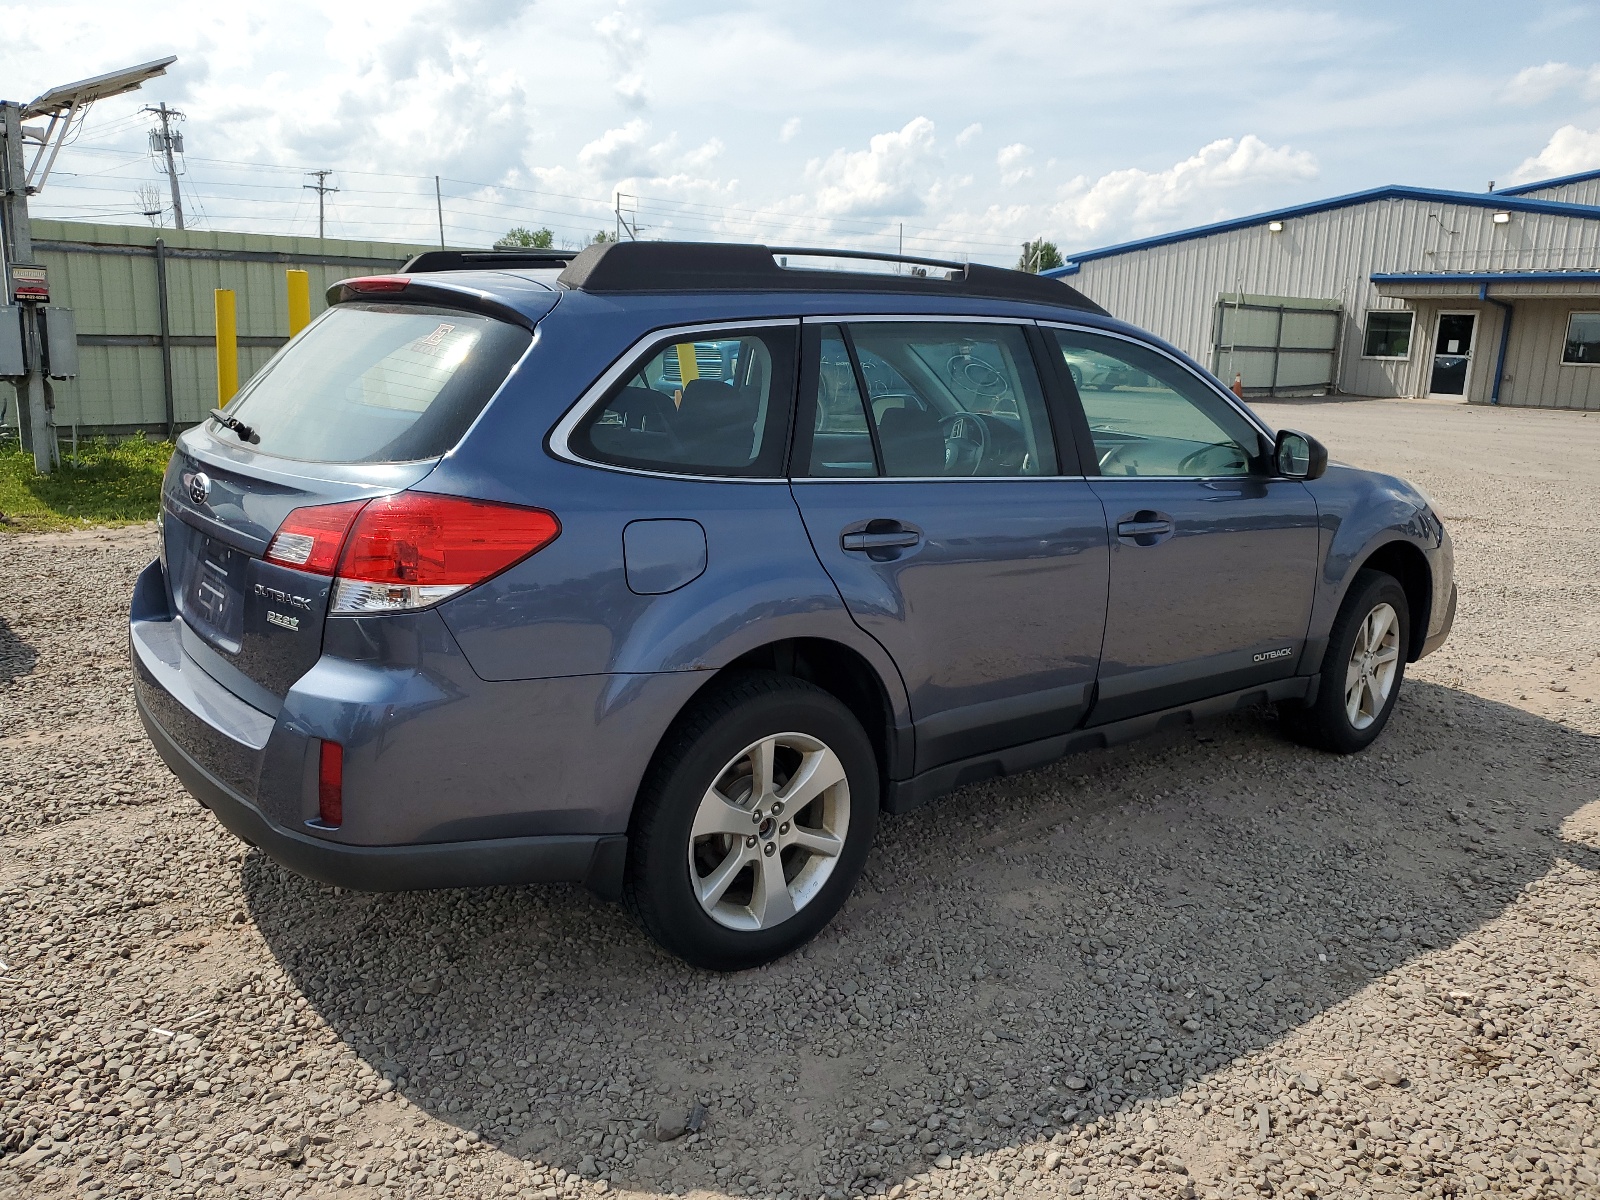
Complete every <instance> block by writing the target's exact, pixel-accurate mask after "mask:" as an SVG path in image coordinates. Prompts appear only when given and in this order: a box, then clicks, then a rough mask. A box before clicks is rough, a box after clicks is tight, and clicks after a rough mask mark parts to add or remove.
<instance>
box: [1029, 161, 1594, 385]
mask: <svg viewBox="0 0 1600 1200" xmlns="http://www.w3.org/2000/svg"><path fill="white" fill-rule="evenodd" d="M1047 274H1051V275H1057V276H1063V277H1068V278H1070V280H1071V282H1072V284H1073V286H1074V287H1076V288H1078V289H1080V290H1081V291H1082V292H1084V293H1085V294H1086V295H1088V296H1089V297H1091V298H1092V299H1094V300H1096V301H1097V302H1099V303H1100V304H1101V305H1103V306H1104V307H1105V308H1106V309H1108V310H1109V311H1110V312H1111V313H1112V314H1113V315H1115V316H1117V317H1120V318H1122V319H1123V320H1126V321H1131V322H1132V323H1133V324H1135V325H1139V326H1142V327H1144V328H1146V329H1149V330H1151V331H1152V332H1154V333H1156V334H1158V335H1160V336H1161V337H1164V338H1166V339H1167V340H1168V341H1170V342H1172V343H1173V344H1174V345H1176V346H1178V347H1180V348H1181V349H1183V350H1184V351H1186V352H1188V353H1189V354H1191V355H1193V356H1194V357H1195V358H1196V359H1198V360H1199V361H1200V362H1202V363H1204V364H1205V365H1207V366H1209V367H1210V368H1211V369H1212V370H1213V371H1215V372H1216V373H1217V375H1218V376H1219V377H1221V378H1222V379H1223V380H1224V382H1227V383H1230V384H1231V383H1232V382H1233V381H1234V378H1235V376H1236V375H1237V376H1240V377H1242V382H1243V384H1244V388H1245V393H1246V395H1250V396H1271V395H1278V396H1293V395H1301V396H1304V395H1319V394H1325V393H1331V392H1342V393H1347V394H1351V395H1360V396H1391V397H1393V396H1444V397H1455V398H1459V399H1462V400H1466V401H1469V402H1472V403H1476V404H1511V405H1527V406H1541V407H1553V408H1577V409H1600V171H1591V172H1587V173H1585V174H1580V175H1569V176H1565V177H1562V178H1559V179H1548V180H1544V181H1543V182H1540V183H1533V184H1527V185H1524V186H1521V187H1515V188H1502V189H1499V190H1497V191H1492V192H1481V193H1480V192H1449V191H1438V190H1435V189H1431V188H1416V187H1398V186H1394V187H1382V188H1374V189H1372V190H1370V191H1365V192H1354V193H1352V194H1350V195H1347V196H1335V197H1333V198H1332V199H1329V200H1321V201H1317V202H1315V203H1311V204H1299V205H1295V206H1293V207H1290V208H1281V209H1277V210H1275V211H1272V212H1264V213H1258V214H1256V215H1254V216H1248V217H1239V218H1237V219H1234V220H1230V221H1219V222H1217V223H1215V224H1212V225H1204V226H1201V227H1199V228H1196V229H1186V230H1181V231H1179V232H1176V233H1168V234H1161V235H1159V236H1156V237H1147V238H1141V239H1139V240H1137V241H1132V242H1123V243H1121V244H1119V245H1115V246H1106V247H1103V248H1101V249H1098V250H1088V251H1084V252H1082V253H1078V254H1072V255H1070V256H1068V261H1067V263H1066V265H1065V266H1063V267H1060V268H1058V269H1056V270H1054V271H1050V272H1047Z"/></svg>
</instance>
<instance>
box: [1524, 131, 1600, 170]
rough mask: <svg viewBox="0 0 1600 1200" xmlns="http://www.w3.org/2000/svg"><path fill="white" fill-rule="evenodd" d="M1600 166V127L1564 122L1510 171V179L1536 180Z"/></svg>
mask: <svg viewBox="0 0 1600 1200" xmlns="http://www.w3.org/2000/svg"><path fill="white" fill-rule="evenodd" d="M1597 168H1600V129H1579V128H1578V127H1577V126H1576V125H1563V126H1562V127H1561V128H1560V129H1558V130H1556V131H1555V133H1553V134H1551V135H1550V140H1549V142H1547V143H1546V144H1545V148H1544V149H1543V150H1541V151H1539V153H1538V154H1535V155H1534V156H1533V157H1532V158H1527V159H1524V160H1523V162H1522V165H1521V166H1519V167H1518V168H1517V169H1516V170H1515V171H1513V172H1512V173H1511V178H1510V179H1509V180H1507V182H1508V183H1534V182H1536V181H1537V180H1540V179H1553V178H1555V177H1556V176H1558V175H1576V174H1578V173H1579V172H1580V171H1591V170H1595V169H1597Z"/></svg>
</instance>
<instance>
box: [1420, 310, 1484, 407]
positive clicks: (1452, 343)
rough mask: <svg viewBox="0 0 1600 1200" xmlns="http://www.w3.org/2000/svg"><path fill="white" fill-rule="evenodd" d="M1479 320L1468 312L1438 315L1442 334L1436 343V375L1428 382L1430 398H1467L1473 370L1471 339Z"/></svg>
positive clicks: (1434, 373)
mask: <svg viewBox="0 0 1600 1200" xmlns="http://www.w3.org/2000/svg"><path fill="white" fill-rule="evenodd" d="M1477 325H1478V316H1477V314H1476V313H1469V312H1446V313H1440V314H1439V332H1438V334H1437V336H1436V337H1435V338H1434V342H1433V368H1432V370H1433V373H1432V375H1431V376H1430V377H1429V380H1428V395H1430V396H1463V397H1464V396H1465V395H1466V394H1467V377H1468V376H1469V375H1470V374H1471V370H1472V338H1473V335H1474V334H1475V333H1476V332H1477Z"/></svg>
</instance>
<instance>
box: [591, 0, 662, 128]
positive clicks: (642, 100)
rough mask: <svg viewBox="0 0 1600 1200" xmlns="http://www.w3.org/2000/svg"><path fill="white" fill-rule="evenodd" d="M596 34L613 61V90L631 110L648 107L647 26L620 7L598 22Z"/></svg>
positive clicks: (595, 26) (596, 23) (595, 25)
mask: <svg viewBox="0 0 1600 1200" xmlns="http://www.w3.org/2000/svg"><path fill="white" fill-rule="evenodd" d="M594 31H595V32H596V33H597V34H599V35H600V42H601V45H603V46H604V47H605V51H606V56H607V57H608V58H609V59H610V60H611V66H612V74H613V78H612V83H611V90H612V91H613V92H615V93H616V95H617V97H618V98H619V99H620V100H621V101H622V102H623V103H624V104H626V105H627V106H628V107H629V108H644V107H645V106H646V105H647V104H649V102H650V96H649V89H648V86H647V84H646V82H645V77H644V72H643V70H641V69H640V67H641V64H642V63H643V61H644V56H645V50H646V43H645V36H644V29H643V27H642V26H641V25H640V24H639V23H638V22H637V21H635V20H633V19H632V18H630V17H629V16H628V14H627V13H625V12H623V11H622V9H620V8H619V9H617V11H616V12H614V13H610V14H608V15H607V16H604V17H602V18H600V20H598V21H596V22H595V23H594Z"/></svg>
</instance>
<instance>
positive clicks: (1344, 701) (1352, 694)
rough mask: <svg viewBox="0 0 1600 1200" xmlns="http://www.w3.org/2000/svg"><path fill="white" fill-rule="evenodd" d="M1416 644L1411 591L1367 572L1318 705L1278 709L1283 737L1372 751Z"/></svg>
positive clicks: (1355, 586)
mask: <svg viewBox="0 0 1600 1200" xmlns="http://www.w3.org/2000/svg"><path fill="white" fill-rule="evenodd" d="M1410 638H1411V610H1410V606H1409V605H1408V604H1407V603H1406V593H1405V589H1404V588H1402V587H1401V586H1400V584H1399V581H1397V580H1396V579H1395V578H1394V577H1393V576H1392V575H1385V574H1384V573H1383V572H1381V571H1362V572H1361V573H1360V574H1358V575H1357V576H1356V578H1355V580H1354V581H1353V582H1352V583H1351V586H1350V593H1349V595H1348V596H1347V597H1346V598H1345V602H1344V607H1343V608H1341V609H1340V610H1339V615H1338V617H1336V618H1335V619H1334V622H1333V628H1332V629H1331V630H1330V631H1329V633H1328V649H1327V652H1326V653H1325V654H1324V656H1323V659H1322V679H1321V684H1320V686H1319V688H1318V690H1317V699H1316V701H1315V702H1314V703H1312V704H1309V705H1304V704H1302V705H1288V704H1285V705H1282V706H1280V708H1279V719H1280V720H1281V722H1282V724H1283V727H1284V730H1285V732H1287V733H1288V734H1289V736H1290V737H1292V738H1293V739H1294V740H1295V741H1297V742H1300V743H1302V744H1304V745H1307V746H1314V747H1316V748H1317V749H1319V750H1329V751H1332V752H1333V753H1335V754H1355V753H1357V752H1358V751H1361V750H1365V749H1366V748H1367V747H1368V746H1370V745H1372V743H1373V742H1374V741H1376V740H1377V737H1378V735H1379V734H1380V733H1382V732H1383V730H1384V727H1385V726H1386V725H1388V723H1389V716H1390V714H1391V713H1392V712H1394V706H1395V702H1396V701H1397V700H1398V699H1399V697H1400V684H1401V682H1402V681H1403V680H1404V678H1405V670H1406V648H1407V647H1408V646H1409V645H1410V644H1411V640H1410Z"/></svg>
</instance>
